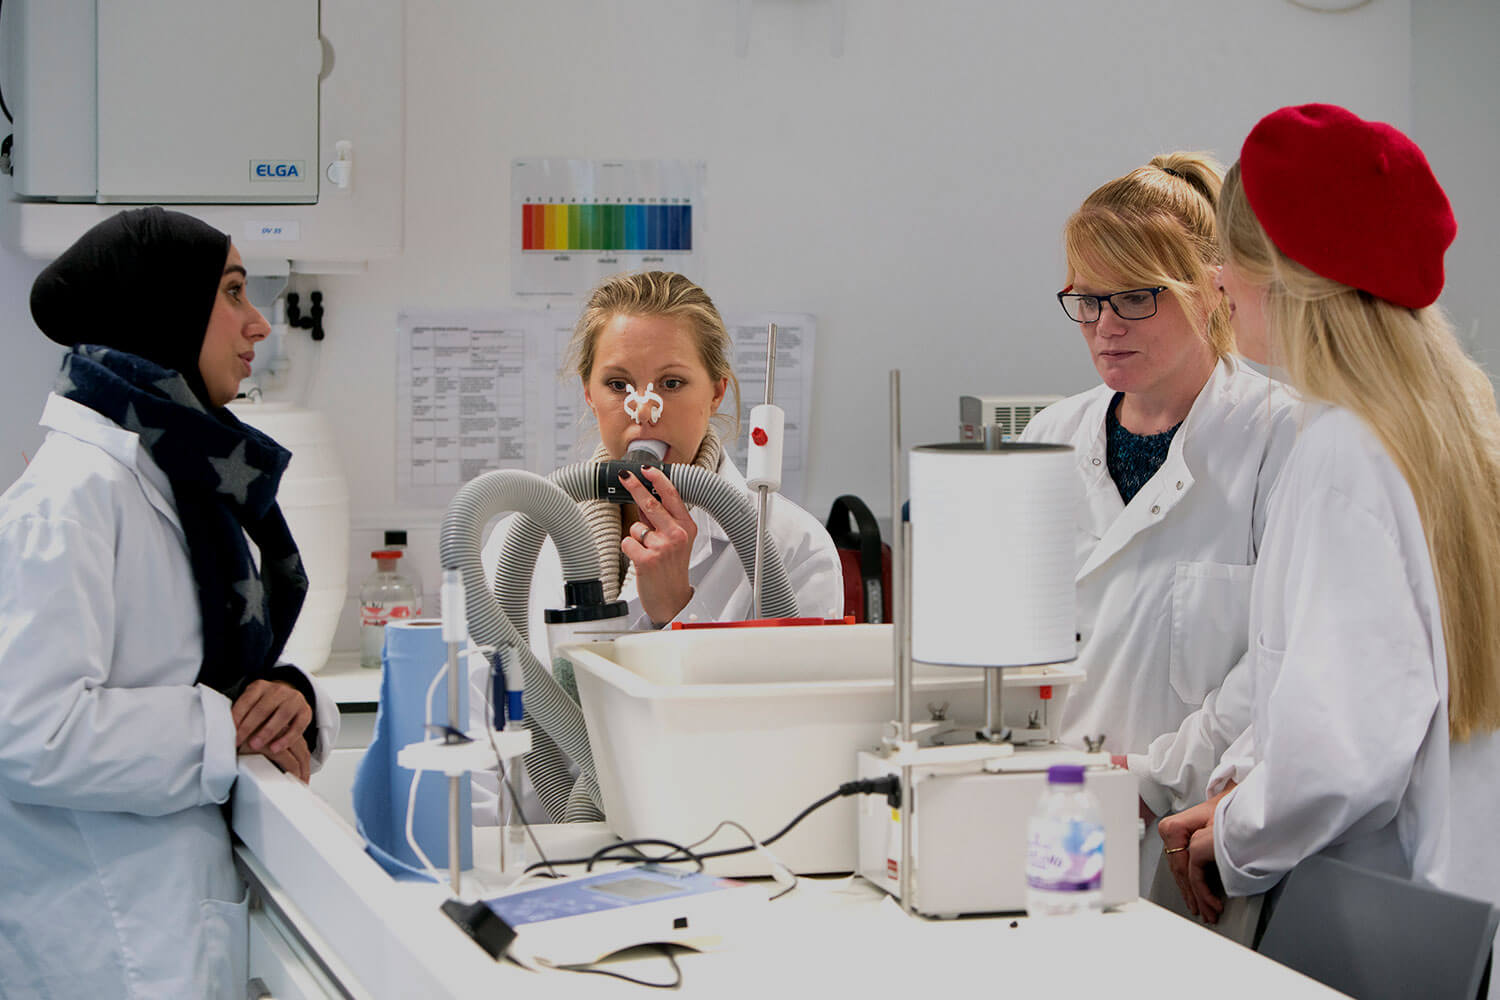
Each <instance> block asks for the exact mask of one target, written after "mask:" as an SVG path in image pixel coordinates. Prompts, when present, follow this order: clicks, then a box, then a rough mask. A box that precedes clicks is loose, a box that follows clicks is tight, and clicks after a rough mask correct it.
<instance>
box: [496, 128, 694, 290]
mask: <svg viewBox="0 0 1500 1000" xmlns="http://www.w3.org/2000/svg"><path fill="white" fill-rule="evenodd" d="M705 170H706V167H705V165H704V164H703V163H702V162H701V161H693V160H574V159H556V158H554V159H547V158H528V159H521V160H514V161H512V162H511V169H510V180H511V240H510V259H511V279H512V285H513V287H514V290H515V291H516V292H517V293H519V294H522V295H532V294H541V295H587V294H588V293H589V291H591V290H592V289H593V287H594V286H595V285H597V284H598V283H599V282H600V281H601V280H602V279H603V278H606V277H608V276H609V275H611V274H618V273H620V272H621V271H653V270H654V271H678V272H680V273H682V274H686V275H687V276H688V277H690V278H693V279H694V280H695V281H697V280H699V279H700V278H701V274H702V270H703V263H702V257H703V247H702V244H703V240H702V235H703V234H702V226H703V213H702V199H703V179H704V173H705Z"/></svg>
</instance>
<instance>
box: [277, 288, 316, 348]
mask: <svg viewBox="0 0 1500 1000" xmlns="http://www.w3.org/2000/svg"><path fill="white" fill-rule="evenodd" d="M309 297H310V298H311V299H312V308H310V309H309V310H308V311H307V312H308V314H307V315H306V316H304V315H302V307H301V305H299V303H300V302H301V297H300V296H298V295H297V293H296V292H287V293H286V322H287V325H288V326H295V327H297V328H298V329H302V330H311V331H312V339H313V340H322V339H323V293H322V292H313V293H311V295H310V296H309Z"/></svg>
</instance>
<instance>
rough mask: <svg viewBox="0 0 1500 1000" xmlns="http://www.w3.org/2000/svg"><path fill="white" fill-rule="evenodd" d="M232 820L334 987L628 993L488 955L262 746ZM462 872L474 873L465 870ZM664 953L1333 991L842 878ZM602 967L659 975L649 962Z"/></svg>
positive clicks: (695, 962) (829, 970)
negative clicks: (716, 940) (724, 937)
mask: <svg viewBox="0 0 1500 1000" xmlns="http://www.w3.org/2000/svg"><path fill="white" fill-rule="evenodd" d="M234 828H235V832H236V834H237V835H238V836H239V837H240V839H241V840H242V841H243V842H244V843H243V847H242V848H241V855H242V858H243V859H244V860H245V862H246V864H247V865H248V866H249V867H250V868H251V869H252V870H253V872H254V874H255V875H256V877H257V878H258V879H259V880H261V881H262V882H263V883H265V885H266V886H267V887H268V888H267V889H266V890H265V891H266V893H267V894H268V895H269V896H271V897H273V902H274V903H275V905H276V906H278V907H280V908H281V909H282V910H283V911H284V913H285V915H286V917H287V919H288V920H289V921H290V922H291V923H292V924H293V925H295V926H296V928H297V930H298V933H300V934H301V935H302V936H303V938H304V940H305V941H306V943H307V945H308V946H309V947H310V948H311V949H312V950H313V951H314V952H315V953H316V954H317V956H318V963H319V964H320V965H322V966H323V968H324V969H325V970H326V971H327V972H329V973H330V974H332V975H334V976H335V977H337V978H338V979H339V980H340V981H341V982H342V983H344V984H345V988H346V989H347V991H348V992H349V995H351V996H369V997H414V996H424V997H469V996H473V997H490V996H496V995H499V994H498V993H497V990H503V991H505V992H506V993H507V995H515V994H516V993H531V992H536V993H538V994H545V995H547V996H549V997H558V998H564V1000H565V998H569V997H582V998H586V997H597V996H604V995H607V994H608V993H609V991H619V990H629V989H637V988H636V987H631V986H629V985H628V984H625V983H621V982H619V981H617V980H612V979H609V978H607V977H603V976H589V975H580V974H577V973H569V972H562V971H548V972H540V973H534V972H528V971H526V970H524V969H521V968H519V967H517V966H515V965H513V964H510V963H497V962H495V961H493V960H492V959H491V958H490V957H489V956H488V955H487V954H485V953H484V952H483V951H482V950H480V949H479V947H478V946H477V945H475V944H474V943H473V942H471V941H470V940H469V939H468V938H467V937H466V936H465V935H464V934H463V933H462V932H461V931H459V930H458V928H457V927H456V926H455V925H454V924H453V923H452V922H451V921H449V920H448V919H447V917H446V916H444V915H443V914H442V913H441V912H440V911H439V909H438V907H439V905H440V904H441V903H442V901H443V900H445V899H447V898H448V895H449V894H448V892H447V887H446V885H444V886H441V887H440V886H436V885H433V884H430V883H416V882H396V881H395V880H393V879H391V878H390V877H389V876H387V875H386V874H385V872H384V871H383V870H382V869H381V868H380V867H379V866H377V865H376V864H375V862H374V861H373V860H371V859H370V858H369V857H368V855H366V854H365V853H364V850H363V844H362V843H361V841H360V840H359V838H358V836H357V835H356V834H355V833H354V831H353V830H351V829H350V828H349V827H348V825H347V824H345V823H344V822H343V821H342V820H340V819H339V818H338V816H337V814H336V813H335V812H334V811H333V810H332V808H331V807H329V806H328V805H327V804H326V803H325V802H323V801H322V800H321V799H319V798H318V797H317V796H316V795H314V794H313V793H312V792H311V791H310V790H308V789H307V788H306V787H305V786H303V785H301V784H299V783H297V782H295V781H294V780H292V779H291V778H288V777H286V776H285V775H283V774H281V773H280V772H279V771H277V770H276V769H275V767H274V766H272V765H271V764H270V763H268V762H267V761H265V760H264V759H262V758H259V757H245V758H241V764H240V779H239V782H238V784H237V786H236V791H235V796H234ZM542 829H543V832H544V834H546V835H547V838H548V839H547V840H544V841H543V843H544V846H548V842H549V841H550V842H551V843H550V846H548V850H549V853H553V852H554V851H559V852H566V851H570V850H573V849H576V848H577V847H578V846H580V845H582V844H587V843H589V842H591V841H592V842H595V843H597V842H598V837H599V835H600V833H599V830H598V829H597V828H594V829H587V828H584V829H573V828H556V827H554V828H542ZM493 837H494V831H493V829H491V830H489V831H476V840H475V852H476V854H479V855H481V856H483V855H484V854H485V853H486V852H487V851H488V850H489V847H488V846H487V842H488V843H493V840H492V838H493ZM569 841H571V842H572V843H571V844H570V843H569ZM583 853H586V851H585V852H583ZM477 875H478V876H479V877H480V878H481V880H483V872H482V871H481V872H479V873H477ZM678 962H679V964H680V965H681V968H682V975H683V984H682V991H683V992H685V993H688V994H689V995H693V996H703V997H716V998H717V997H740V996H746V997H749V996H754V997H757V998H764V997H766V996H768V995H769V996H774V995H775V993H776V992H777V991H780V992H783V993H784V992H786V991H788V990H795V991H798V992H799V993H800V992H801V991H802V990H803V989H807V988H813V989H817V990H818V991H820V992H821V991H824V990H828V989H838V990H839V991H840V992H842V993H845V994H846V995H849V996H860V995H863V996H901V995H910V996H917V995H919V991H920V992H921V993H930V992H932V991H933V990H935V989H936V990H945V989H947V988H951V987H957V988H960V989H964V990H969V989H975V988H978V989H982V990H985V991H994V992H1003V993H1005V994H1016V993H1018V992H1022V991H1028V992H1029V991H1036V993H1037V994H1038V995H1044V996H1048V997H1074V996H1077V997H1089V996H1092V997H1099V998H1107V997H1112V996H1119V995H1122V994H1125V995H1129V994H1135V993H1143V992H1145V991H1147V990H1149V991H1152V992H1160V991H1179V990H1180V991H1194V992H1196V991H1198V990H1199V989H1202V988H1208V989H1210V990H1211V991H1212V992H1213V993H1214V994H1215V995H1216V996H1276V997H1278V998H1294V997H1329V996H1339V995H1341V994H1337V993H1335V992H1333V991H1331V990H1328V989H1327V988H1325V987H1323V986H1321V985H1320V984H1318V983H1316V982H1314V981H1312V980H1310V979H1307V978H1306V977H1304V976H1301V975H1299V974H1298V973H1295V972H1292V971H1291V970H1289V969H1286V968H1283V967H1282V966H1279V965H1277V964H1275V963H1274V962H1271V961H1269V960H1267V959H1264V958H1262V957H1261V956H1259V955H1257V954H1255V953H1254V952H1252V951H1249V950H1248V949H1245V948H1242V947H1240V946H1239V945H1236V944H1233V943H1232V942H1230V941H1228V940H1225V939H1224V938H1221V937H1219V936H1218V935H1217V934H1214V933H1212V932H1211V931H1208V930H1206V929H1204V928H1202V927H1198V926H1195V925H1194V924H1192V923H1190V922H1189V921H1187V920H1184V919H1182V918H1180V917H1177V916H1175V915H1173V914H1171V913H1168V912H1167V911H1166V910H1163V909H1161V908H1159V907H1157V906H1154V905H1152V904H1150V903H1147V902H1144V901H1141V902H1136V903H1132V904H1129V905H1128V906H1125V907H1122V908H1121V909H1119V910H1118V911H1115V912H1110V913H1105V914H1102V915H1099V916H1088V917H1081V918H1068V919H1054V920H1046V921H1032V920H1027V919H1024V918H1019V919H1017V918H1012V917H1006V916H1001V917H986V918H965V919H961V920H949V921H932V920H924V919H913V918H910V917H907V916H906V915H905V914H903V913H902V912H901V910H900V909H899V907H897V906H896V904H895V903H894V901H892V900H891V899H890V898H889V897H888V896H886V895H885V894H884V893H883V892H881V891H879V890H878V889H876V888H874V887H873V886H871V885H869V884H868V883H866V882H864V881H863V880H861V879H857V878H854V879H849V878H845V879H810V878H803V879H802V880H801V882H800V884H799V886H798V888H797V889H796V891H794V892H792V893H791V894H789V895H787V896H786V897H784V898H782V899H780V900H778V901H776V902H774V903H768V904H767V906H766V908H765V911H764V920H763V921H762V922H761V923H760V924H759V926H757V927H755V928H754V929H753V930H751V931H749V932H747V933H745V934H744V935H743V936H742V937H741V939H739V940H736V941H734V942H732V943H731V944H730V946H729V947H727V948H725V949H724V950H720V951H714V952H710V953H705V954H684V955H680V956H679V958H678ZM614 967H615V968H619V969H621V970H622V971H627V972H629V973H630V974H632V975H635V976H639V977H641V978H645V979H657V978H661V979H670V978H671V971H670V969H669V968H668V967H667V965H666V963H665V962H664V961H663V960H662V959H660V958H659V957H649V958H642V959H639V960H635V961H627V962H623V963H617V964H616V965H615V966H614ZM620 995H627V994H620Z"/></svg>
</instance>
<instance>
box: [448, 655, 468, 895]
mask: <svg viewBox="0 0 1500 1000" xmlns="http://www.w3.org/2000/svg"><path fill="white" fill-rule="evenodd" d="M448 725H450V726H452V727H453V728H454V729H456V730H458V731H459V732H463V731H464V730H465V729H467V728H468V727H467V726H465V725H464V723H463V720H461V719H459V717H458V643H456V642H450V643H448ZM462 780H463V775H455V776H454V777H451V778H449V779H448V881H449V882H450V883H452V886H453V894H454V895H455V896H456V895H458V865H459V856H458V854H459V851H458V844H459V834H460V833H461V831H460V830H459V828H458V799H459V791H460V787H461V786H460V782H462Z"/></svg>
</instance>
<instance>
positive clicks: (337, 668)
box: [313, 653, 381, 705]
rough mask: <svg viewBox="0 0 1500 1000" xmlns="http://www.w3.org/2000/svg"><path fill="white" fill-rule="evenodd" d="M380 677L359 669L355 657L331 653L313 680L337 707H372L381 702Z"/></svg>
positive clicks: (349, 654) (348, 654)
mask: <svg viewBox="0 0 1500 1000" xmlns="http://www.w3.org/2000/svg"><path fill="white" fill-rule="evenodd" d="M380 674H381V671H379V670H366V669H365V668H364V667H361V666H360V665H359V654H358V653H334V654H333V655H332V656H330V657H329V658H328V662H327V663H326V664H324V665H323V669H322V670H319V671H318V672H317V673H315V674H313V676H314V677H316V678H317V680H318V684H319V685H320V686H322V688H323V689H324V690H325V691H327V692H328V693H329V694H330V695H332V696H333V700H334V701H336V702H338V703H339V704H340V705H375V704H377V703H379V701H380Z"/></svg>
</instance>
